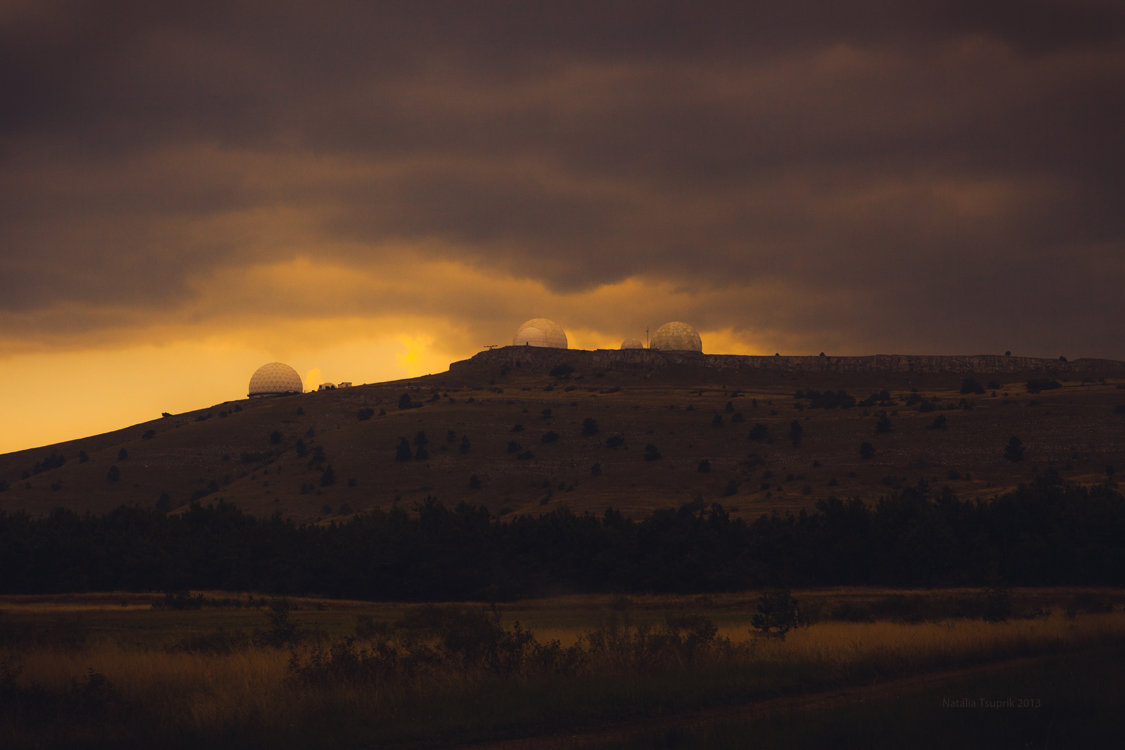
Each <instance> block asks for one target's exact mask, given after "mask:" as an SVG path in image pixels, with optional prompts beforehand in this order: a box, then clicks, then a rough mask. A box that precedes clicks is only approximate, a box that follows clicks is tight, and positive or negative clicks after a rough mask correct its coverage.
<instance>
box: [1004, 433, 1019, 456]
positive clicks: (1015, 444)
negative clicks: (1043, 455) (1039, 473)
mask: <svg viewBox="0 0 1125 750" xmlns="http://www.w3.org/2000/svg"><path fill="white" fill-rule="evenodd" d="M1004 458H1006V459H1007V460H1009V461H1022V460H1023V441H1022V440H1020V439H1019V438H1018V437H1016V436H1015V435H1012V437H1011V438H1010V439H1009V440H1008V444H1007V445H1006V446H1005V447H1004Z"/></svg>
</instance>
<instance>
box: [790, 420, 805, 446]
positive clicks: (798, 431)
mask: <svg viewBox="0 0 1125 750" xmlns="http://www.w3.org/2000/svg"><path fill="white" fill-rule="evenodd" d="M804 436H805V428H804V427H802V426H801V423H800V422H798V421H797V420H795V419H794V420H793V421H792V422H790V423H789V441H790V442H791V443H793V447H794V448H797V447H799V446H800V445H801V440H802V439H803V438H804Z"/></svg>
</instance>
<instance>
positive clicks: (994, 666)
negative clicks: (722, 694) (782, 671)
mask: <svg viewBox="0 0 1125 750" xmlns="http://www.w3.org/2000/svg"><path fill="white" fill-rule="evenodd" d="M1045 658H1048V657H1047V656H1039V657H1028V658H1022V659H1010V660H1006V661H1000V662H991V663H988V664H980V665H977V666H973V667H964V668H961V669H952V670H945V671H941V672H929V673H926V674H918V675H911V676H909V677H902V678H899V679H896V680H887V681H885V682H877V683H874V684H871V685H853V686H850V687H842V688H838V689H835V690H826V691H823V692H819V693H806V694H802V695H790V696H782V697H779V698H770V699H767V700H760V701H753V702H750V703H744V704H742V705H736V706H720V707H716V708H705V709H699V710H695V711H685V712H682V713H678V714H674V715H671V716H659V717H654V718H647V719H630V720H628V721H622V722H615V723H611V724H602V725H597V726H591V727H586V728H583V729H581V730H579V731H574V732H560V733H556V734H550V735H542V736H538V737H523V738H519V739H511V740H503V741H499V742H483V743H478V744H472V745H465V746H464V747H468V748H472V750H533V749H534V750H544V749H546V750H560V749H561V748H580V747H596V746H599V745H604V744H608V743H611V742H626V741H628V740H630V739H632V738H634V737H635V736H636V735H638V734H640V733H642V732H660V731H662V730H667V729H672V728H698V727H703V726H706V725H708V724H711V723H715V722H739V721H750V720H753V719H760V718H764V717H767V716H770V715H772V714H776V713H783V712H802V711H821V710H825V709H832V708H838V707H841V706H848V705H853V704H857V703H866V702H868V701H876V700H884V699H887V698H892V697H895V696H900V695H903V694H905V693H913V692H918V691H921V690H926V689H928V688H934V687H940V686H942V685H946V684H949V683H953V682H957V681H959V680H962V679H965V678H971V677H978V676H983V675H987V674H992V673H995V672H1001V671H1004V670H1006V669H1010V668H1013V667H1018V666H1022V665H1025V664H1030V663H1032V662H1035V661H1039V660H1042V659H1045Z"/></svg>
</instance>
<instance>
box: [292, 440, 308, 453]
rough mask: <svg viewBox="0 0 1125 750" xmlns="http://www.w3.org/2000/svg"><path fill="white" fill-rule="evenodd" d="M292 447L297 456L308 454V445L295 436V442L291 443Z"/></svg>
mask: <svg viewBox="0 0 1125 750" xmlns="http://www.w3.org/2000/svg"><path fill="white" fill-rule="evenodd" d="M293 449H294V450H295V451H297V458H304V457H305V456H307V455H308V454H309V447H308V446H307V445H305V441H304V440H301V439H300V438H297V442H296V443H295V444H294V445H293Z"/></svg>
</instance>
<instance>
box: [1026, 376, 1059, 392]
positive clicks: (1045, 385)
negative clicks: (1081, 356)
mask: <svg viewBox="0 0 1125 750" xmlns="http://www.w3.org/2000/svg"><path fill="white" fill-rule="evenodd" d="M1056 388H1062V383H1060V382H1059V381H1057V380H1051V379H1049V378H1036V379H1034V380H1029V381H1027V392H1028V393H1040V392H1041V391H1053V390H1054V389H1056Z"/></svg>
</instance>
